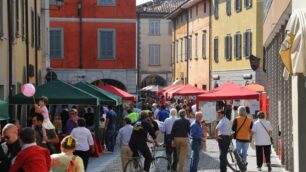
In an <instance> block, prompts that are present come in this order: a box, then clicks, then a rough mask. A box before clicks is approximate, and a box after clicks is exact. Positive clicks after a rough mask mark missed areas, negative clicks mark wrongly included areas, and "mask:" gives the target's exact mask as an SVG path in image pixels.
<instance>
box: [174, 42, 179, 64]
mask: <svg viewBox="0 0 306 172" xmlns="http://www.w3.org/2000/svg"><path fill="white" fill-rule="evenodd" d="M178 48H179V41H178V40H177V41H175V58H176V62H177V63H178V61H179V58H178V57H179V56H178V53H179V50H178Z"/></svg>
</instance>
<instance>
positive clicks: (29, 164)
mask: <svg viewBox="0 0 306 172" xmlns="http://www.w3.org/2000/svg"><path fill="white" fill-rule="evenodd" d="M50 166H51V158H50V153H49V151H48V150H47V149H45V148H42V147H40V146H31V147H28V148H26V149H23V150H21V151H20V152H19V153H18V154H17V157H16V160H15V162H14V164H13V165H12V167H11V168H10V170H9V172H18V171H19V170H20V169H22V170H23V171H24V172H48V171H49V170H50Z"/></svg>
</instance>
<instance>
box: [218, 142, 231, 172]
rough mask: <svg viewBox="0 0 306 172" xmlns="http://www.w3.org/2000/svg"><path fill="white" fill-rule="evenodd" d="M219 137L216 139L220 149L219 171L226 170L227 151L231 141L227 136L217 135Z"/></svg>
mask: <svg viewBox="0 0 306 172" xmlns="http://www.w3.org/2000/svg"><path fill="white" fill-rule="evenodd" d="M219 137H221V139H219V140H218V143H219V150H220V156H219V159H220V172H226V171H227V168H226V166H227V152H228V148H229V146H230V143H231V139H230V137H229V136H219Z"/></svg>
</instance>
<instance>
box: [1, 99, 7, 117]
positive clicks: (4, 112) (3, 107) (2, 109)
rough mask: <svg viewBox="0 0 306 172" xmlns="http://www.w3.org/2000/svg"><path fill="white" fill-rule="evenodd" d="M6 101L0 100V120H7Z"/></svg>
mask: <svg viewBox="0 0 306 172" xmlns="http://www.w3.org/2000/svg"><path fill="white" fill-rule="evenodd" d="M8 114H9V112H8V103H7V102H6V101H4V100H0V121H3V120H8V119H9V116H8Z"/></svg>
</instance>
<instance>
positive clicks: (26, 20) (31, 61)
mask: <svg viewBox="0 0 306 172" xmlns="http://www.w3.org/2000/svg"><path fill="white" fill-rule="evenodd" d="M9 2H10V4H8V1H6V0H0V60H1V63H0V99H5V100H8V98H9V95H10V91H9V86H10V85H11V95H14V94H15V93H17V92H20V91H21V86H22V84H24V83H28V82H29V83H33V84H41V83H42V82H43V81H44V79H43V76H44V75H45V63H44V62H45V60H44V59H45V57H44V56H43V53H42V50H43V49H45V46H46V45H45V44H44V40H45V33H46V30H47V28H48V24H47V23H46V22H44V20H45V19H46V18H48V13H46V11H47V10H49V9H45V8H43V5H45V4H42V2H44V3H48V1H39V0H27V1H17V0H12V1H9ZM9 9H10V14H11V15H8V13H9V12H8V10H9ZM9 21H11V22H9ZM9 23H10V25H9ZM9 27H10V29H9ZM9 35H11V39H9V38H10V36H9ZM10 40H11V42H10ZM9 45H11V50H12V51H9V50H10V46H9ZM46 55H47V53H46ZM10 57H11V65H9V64H10V62H9V59H10ZM10 71H11V73H10ZM10 76H11V77H10ZM10 78H11V83H10Z"/></svg>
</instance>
